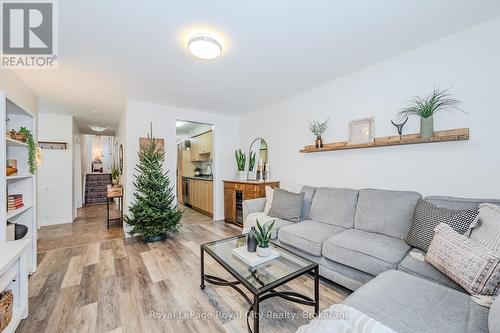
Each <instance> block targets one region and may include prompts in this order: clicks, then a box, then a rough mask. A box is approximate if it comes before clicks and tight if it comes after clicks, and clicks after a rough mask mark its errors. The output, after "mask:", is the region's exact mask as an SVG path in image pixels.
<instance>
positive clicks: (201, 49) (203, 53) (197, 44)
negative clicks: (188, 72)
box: [188, 35, 222, 60]
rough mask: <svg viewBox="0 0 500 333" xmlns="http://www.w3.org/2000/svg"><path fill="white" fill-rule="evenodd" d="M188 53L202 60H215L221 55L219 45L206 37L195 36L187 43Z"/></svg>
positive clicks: (213, 39)
mask: <svg viewBox="0 0 500 333" xmlns="http://www.w3.org/2000/svg"><path fill="white" fill-rule="evenodd" d="M188 48H189V52H191V54H192V55H194V56H195V57H197V58H200V59H204V60H212V59H217V58H218V57H219V56H220V55H221V53H222V46H221V45H220V43H219V42H218V41H217V40H216V39H215V38H214V37H211V36H208V35H195V36H193V37H192V38H191V39H190V40H189V42H188Z"/></svg>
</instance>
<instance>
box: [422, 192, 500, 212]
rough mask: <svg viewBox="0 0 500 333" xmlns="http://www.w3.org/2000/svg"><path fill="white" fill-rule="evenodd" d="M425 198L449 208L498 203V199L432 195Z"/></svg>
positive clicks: (476, 206) (468, 207) (470, 207)
mask: <svg viewBox="0 0 500 333" xmlns="http://www.w3.org/2000/svg"><path fill="white" fill-rule="evenodd" d="M425 200H427V201H430V202H432V203H433V204H435V205H436V206H438V207H445V208H449V209H477V208H478V207H479V204H482V203H492V204H495V205H500V200H498V199H471V198H458V197H445V196H436V195H434V196H428V197H425Z"/></svg>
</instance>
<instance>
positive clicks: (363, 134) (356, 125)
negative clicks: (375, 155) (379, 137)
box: [349, 117, 375, 145]
mask: <svg viewBox="0 0 500 333" xmlns="http://www.w3.org/2000/svg"><path fill="white" fill-rule="evenodd" d="M374 127H375V117H370V118H363V119H358V120H352V121H351V122H350V123H349V144H350V145H357V144H363V143H373V141H374V135H375V133H374V132H375V128H374Z"/></svg>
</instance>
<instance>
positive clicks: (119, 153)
mask: <svg viewBox="0 0 500 333" xmlns="http://www.w3.org/2000/svg"><path fill="white" fill-rule="evenodd" d="M118 161H119V163H120V173H123V145H122V144H120V148H119V150H118Z"/></svg>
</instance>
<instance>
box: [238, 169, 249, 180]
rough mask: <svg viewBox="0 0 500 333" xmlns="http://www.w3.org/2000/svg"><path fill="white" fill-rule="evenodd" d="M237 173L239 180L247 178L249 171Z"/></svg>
mask: <svg viewBox="0 0 500 333" xmlns="http://www.w3.org/2000/svg"><path fill="white" fill-rule="evenodd" d="M237 174H238V179H239V180H247V173H246V172H245V171H238V172H237Z"/></svg>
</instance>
